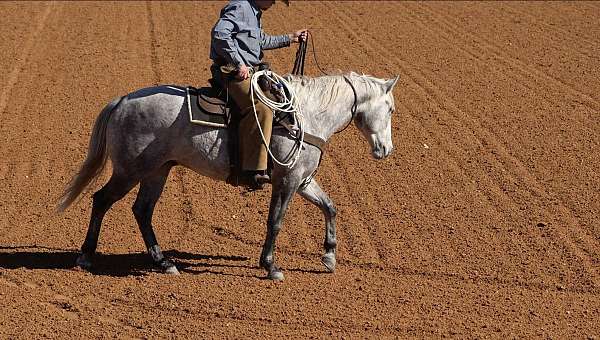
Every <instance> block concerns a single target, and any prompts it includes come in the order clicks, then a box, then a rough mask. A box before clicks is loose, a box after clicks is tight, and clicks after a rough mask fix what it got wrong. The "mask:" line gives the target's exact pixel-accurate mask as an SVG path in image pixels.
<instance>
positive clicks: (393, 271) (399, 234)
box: [0, 1, 600, 339]
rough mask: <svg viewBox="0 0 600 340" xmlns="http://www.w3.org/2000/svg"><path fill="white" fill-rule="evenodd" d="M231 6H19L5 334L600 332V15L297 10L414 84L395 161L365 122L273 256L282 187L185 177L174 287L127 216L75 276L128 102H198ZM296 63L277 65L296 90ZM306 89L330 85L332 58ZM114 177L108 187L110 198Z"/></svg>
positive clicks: (175, 174)
mask: <svg viewBox="0 0 600 340" xmlns="http://www.w3.org/2000/svg"><path fill="white" fill-rule="evenodd" d="M222 6H223V2H199V3H194V2H187V1H186V2H142V1H136V2H130V3H127V2H41V3H35V2H16V3H14V2H0V17H1V18H2V25H0V30H1V34H0V41H1V44H0V70H1V72H0V197H1V199H0V338H2V339H6V338H26V339H30V338H74V339H75V338H115V337H118V338H154V339H157V338H176V337H177V338H179V337H181V338H192V337H195V338H196V337H197V338H250V337H257V338H262V337H282V336H283V337H294V338H295V337H300V338H306V337H318V338H367V337H369V338H393V337H399V338H438V337H451V338H487V337H490V338H515V337H518V338H546V337H549V338H555V339H560V338H563V339H567V338H570V339H600V223H598V218H599V217H600V197H599V196H600V170H599V169H600V25H599V24H598V23H599V22H600V3H598V2H567V3H561V2H549V3H537V2H536V3H517V2H508V3H496V2H494V3H491V2H475V3H469V2H466V3H465V2H462V3H450V2H442V3H431V2H427V3H405V2H372V1H365V2H360V1H352V2H334V1H330V2H303V1H292V4H291V6H290V7H289V8H286V7H285V6H284V5H282V4H281V3H278V4H277V5H276V6H275V7H273V8H272V9H271V10H269V11H268V12H267V13H265V15H264V17H263V24H264V26H265V30H266V31H267V32H269V33H271V34H278V33H287V32H291V31H293V30H296V29H300V28H304V27H308V28H309V29H311V30H312V32H313V34H314V37H315V43H316V49H317V53H318V57H319V61H320V63H321V64H322V66H323V67H324V68H326V69H328V70H342V71H351V70H354V71H357V72H359V73H366V74H372V75H374V76H378V77H389V78H391V77H393V76H394V75H400V81H399V82H398V84H397V85H396V88H395V92H394V94H395V101H396V107H397V113H396V116H395V117H394V118H393V140H394V146H395V151H394V154H393V155H392V156H390V157H389V158H387V159H385V160H383V161H376V160H374V159H372V158H371V156H370V150H369V146H368V144H367V142H366V141H365V140H364V138H363V137H362V136H361V135H360V133H359V132H358V130H357V129H356V128H355V127H354V126H352V127H351V128H349V129H348V130H347V131H345V132H344V133H342V134H340V135H336V136H334V138H333V139H332V140H331V143H330V144H329V145H328V146H327V153H326V155H325V157H324V160H323V163H322V166H321V168H320V170H319V172H318V175H317V179H318V180H319V181H320V183H321V184H322V186H323V188H324V189H325V190H326V191H327V192H328V193H329V194H330V196H331V198H332V199H333V200H334V202H335V203H336V205H337V208H338V266H337V271H336V273H334V274H329V273H326V272H325V270H324V268H323V266H322V265H321V263H320V257H321V253H322V249H321V248H322V243H323V235H324V226H323V218H322V215H321V212H320V211H319V210H318V209H317V208H315V207H313V206H312V205H310V204H309V203H307V202H305V201H304V200H302V199H301V198H300V197H299V196H296V198H295V199H294V201H293V203H292V206H291V207H290V209H289V212H288V214H287V216H286V219H285V225H284V228H283V230H282V232H281V233H280V236H279V238H278V250H277V255H278V262H279V264H280V265H281V266H282V267H283V270H284V272H285V274H286V280H285V281H284V282H279V283H277V282H271V281H268V280H265V279H264V277H265V272H264V271H263V270H262V269H259V268H258V258H259V255H260V250H261V245H262V242H263V240H264V234H265V230H266V226H265V222H266V218H267V213H268V201H269V196H270V189H267V190H264V191H262V192H255V193H251V194H247V195H246V194H242V192H243V191H242V190H241V189H238V188H233V187H231V186H228V185H226V184H224V183H217V182H215V181H212V180H209V179H206V178H203V177H200V176H199V175H197V174H195V173H193V172H191V171H189V170H187V169H184V168H181V167H177V168H175V169H174V170H173V171H172V172H171V176H170V177H169V181H168V183H167V186H166V189H165V192H164V194H163V196H162V198H161V200H160V202H159V204H158V206H157V209H156V213H155V216H154V225H155V231H156V233H157V237H158V239H159V242H160V244H161V246H162V248H163V250H165V252H166V253H167V254H168V255H169V256H170V257H171V258H172V259H173V260H174V261H175V262H176V264H177V265H178V267H179V268H180V271H181V274H182V275H180V276H169V275H165V274H162V273H159V272H156V271H155V270H153V268H152V266H151V264H150V261H149V258H148V257H147V255H146V254H145V247H144V244H143V241H142V238H141V235H140V233H139V231H138V228H137V225H136V223H135V219H134V217H133V215H132V213H131V205H132V203H133V199H134V197H135V193H136V192H137V189H134V190H133V191H132V192H131V193H130V194H129V195H127V196H126V198H125V199H123V200H121V201H120V202H118V203H117V204H115V205H114V206H113V208H112V210H111V211H110V212H109V213H108V214H107V216H106V218H105V220H104V224H103V228H102V231H101V235H100V244H99V248H98V251H99V252H100V253H99V254H98V256H97V257H96V258H95V265H96V268H95V269H94V270H93V272H92V273H89V272H84V271H82V270H79V269H76V268H74V261H75V258H76V257H77V254H78V250H79V247H80V246H81V244H82V242H83V240H84V237H85V232H86V229H87V223H88V219H89V214H90V210H91V193H90V192H88V193H86V194H85V195H83V197H82V199H81V200H80V201H79V202H77V203H76V204H74V205H73V206H72V207H71V208H69V209H68V210H67V211H66V212H65V213H64V214H57V213H56V212H55V210H54V206H55V202H56V199H57V198H58V196H59V195H60V193H61V191H62V190H63V188H64V185H65V184H66V183H67V182H68V180H69V178H70V177H71V176H72V175H73V174H74V173H75V172H76V170H77V168H78V167H79V164H80V163H81V162H82V161H83V159H84V157H85V154H86V152H87V144H88V141H89V136H90V132H91V128H92V125H93V123H94V119H95V118H96V116H97V114H98V113H99V112H100V110H101V109H102V107H104V105H105V104H106V103H108V102H109V101H110V100H111V99H112V98H114V97H117V96H120V95H124V94H126V93H128V92H131V91H133V90H135V89H138V88H141V87H146V86H149V85H154V84H180V85H195V86H200V85H204V84H206V79H207V78H208V77H209V74H210V72H209V66H210V61H209V59H208V49H209V42H210V29H211V28H212V25H213V24H214V22H215V21H216V19H217V17H218V14H219V11H220V9H221V7H222ZM294 55H295V46H294V47H292V48H289V49H281V50H277V51H270V52H267V58H268V60H269V61H270V62H271V65H272V66H273V68H274V69H275V70H276V71H279V73H287V72H289V71H290V70H291V67H292V65H293V58H294ZM307 72H308V74H310V75H315V76H316V75H318V71H317V69H316V66H315V64H314V61H313V59H312V57H311V58H308V61H307ZM107 178H108V173H105V174H103V175H102V176H101V178H100V179H99V180H98V182H97V183H96V185H95V186H94V187H93V188H92V192H93V190H97V189H98V188H99V186H100V185H102V184H104V182H105V181H106V179H107Z"/></svg>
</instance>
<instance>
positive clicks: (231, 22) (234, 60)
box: [212, 3, 244, 67]
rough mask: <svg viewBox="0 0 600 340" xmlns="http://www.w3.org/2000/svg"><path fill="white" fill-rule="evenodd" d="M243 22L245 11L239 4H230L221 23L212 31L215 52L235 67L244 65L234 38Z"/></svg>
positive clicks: (224, 9)
mask: <svg viewBox="0 0 600 340" xmlns="http://www.w3.org/2000/svg"><path fill="white" fill-rule="evenodd" d="M242 20H243V9H242V8H241V6H239V4H236V3H230V4H229V5H227V6H226V7H225V8H223V11H222V13H221V17H220V19H219V21H217V23H216V24H215V27H213V30H212V40H213V48H214V52H215V53H217V54H218V55H219V56H221V57H223V58H224V59H225V60H226V61H227V62H228V63H230V64H232V65H234V66H238V67H239V66H240V65H243V64H244V61H243V59H242V58H241V57H240V54H239V52H238V48H237V44H236V42H235V39H234V37H233V34H234V31H235V29H236V27H237V24H236V23H237V22H240V21H242Z"/></svg>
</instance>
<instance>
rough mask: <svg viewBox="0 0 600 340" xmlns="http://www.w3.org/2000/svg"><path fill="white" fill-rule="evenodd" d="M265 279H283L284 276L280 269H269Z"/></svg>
mask: <svg viewBox="0 0 600 340" xmlns="http://www.w3.org/2000/svg"><path fill="white" fill-rule="evenodd" d="M267 279H269V280H273V281H283V280H284V279H285V277H284V276H283V272H282V271H281V270H271V271H269V275H267Z"/></svg>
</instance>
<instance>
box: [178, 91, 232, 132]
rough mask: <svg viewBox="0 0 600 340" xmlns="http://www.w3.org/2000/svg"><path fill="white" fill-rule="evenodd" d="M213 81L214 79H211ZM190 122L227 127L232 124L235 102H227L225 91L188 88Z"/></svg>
mask: <svg viewBox="0 0 600 340" xmlns="http://www.w3.org/2000/svg"><path fill="white" fill-rule="evenodd" d="M211 80H212V79H211ZM186 90H187V96H188V98H187V99H188V106H189V107H188V109H189V112H190V122H192V123H195V124H200V125H208V126H215V127H223V128H224V127H227V126H228V125H229V123H230V122H231V116H232V115H231V114H232V107H233V106H234V105H235V104H234V102H233V101H229V103H228V101H227V98H226V94H225V91H223V90H222V89H220V88H218V87H216V86H214V85H213V86H211V87H201V88H195V87H191V86H190V87H188V88H187V89H186Z"/></svg>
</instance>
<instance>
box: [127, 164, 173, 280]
mask: <svg viewBox="0 0 600 340" xmlns="http://www.w3.org/2000/svg"><path fill="white" fill-rule="evenodd" d="M171 167H172V165H171V164H165V165H163V166H162V167H161V168H160V169H159V170H158V172H157V173H156V174H153V175H151V176H150V177H147V178H145V179H143V180H142V181H141V183H140V190H139V192H138V195H137V198H136V200H135V203H134V204H133V207H132V210H133V214H134V215H135V219H136V221H137V223H138V225H139V227H140V232H141V233H142V237H143V239H144V243H145V244H146V248H147V249H148V254H150V256H151V257H152V261H154V264H155V265H157V266H158V267H159V268H160V269H161V270H163V271H164V272H166V273H168V274H179V272H178V271H177V267H175V265H174V264H173V263H172V262H171V261H169V260H168V259H167V258H166V257H165V256H164V255H163V253H162V251H161V250H160V247H159V245H158V241H157V240H156V235H154V230H153V229H152V214H153V213H154V206H155V205H156V202H157V201H158V199H159V198H160V195H161V194H162V191H163V188H164V187H165V182H166V181H167V177H168V176H169V171H170V170H171Z"/></svg>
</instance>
